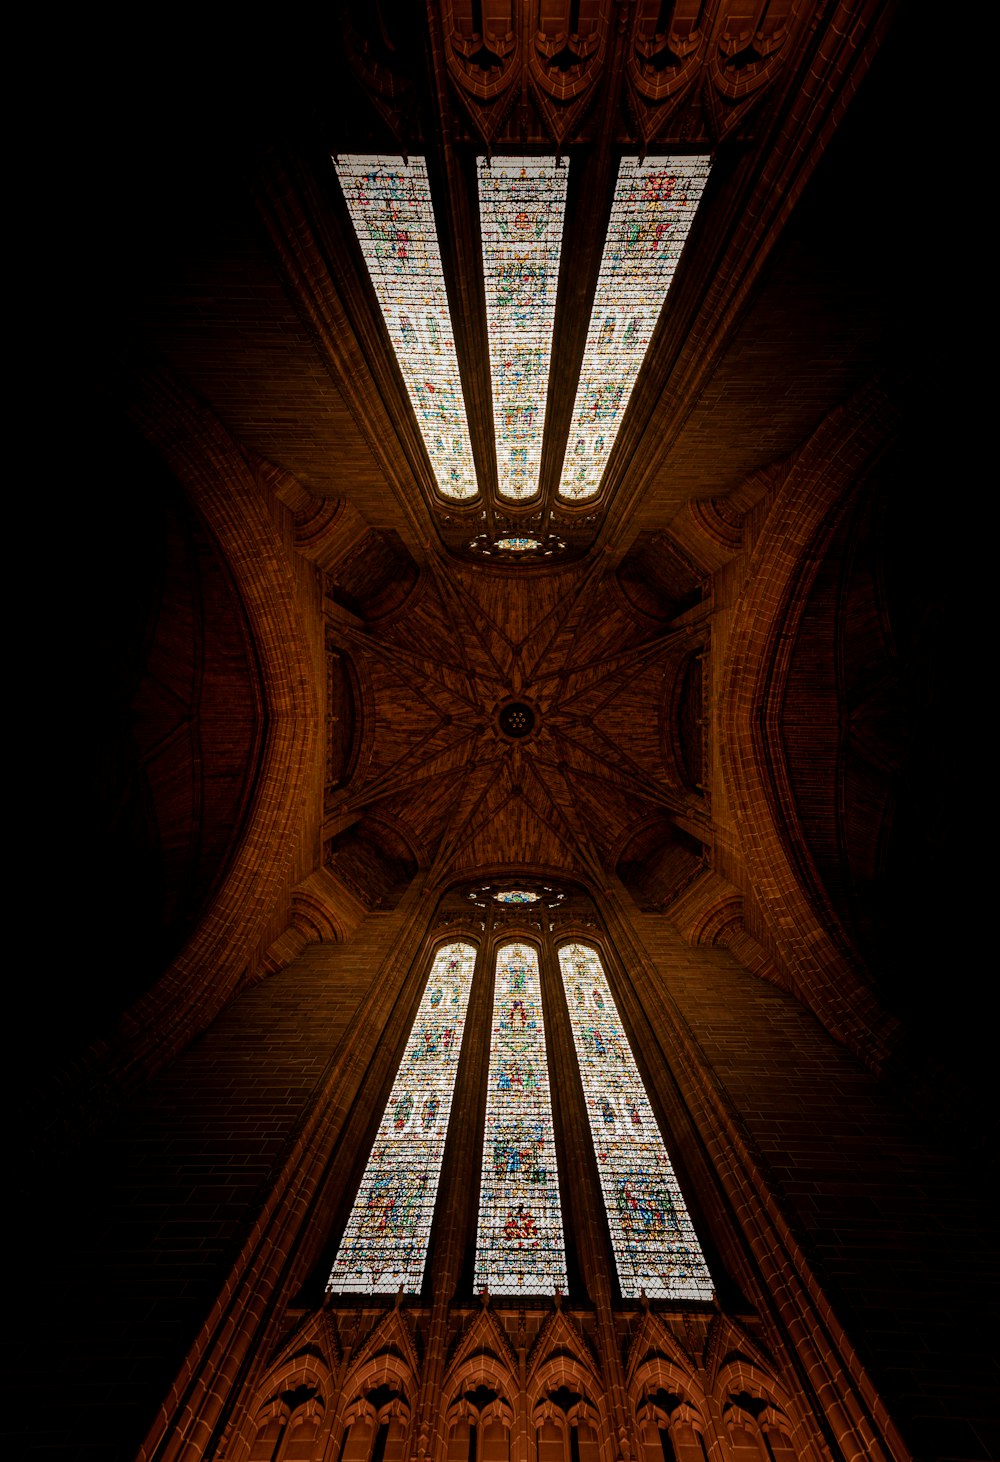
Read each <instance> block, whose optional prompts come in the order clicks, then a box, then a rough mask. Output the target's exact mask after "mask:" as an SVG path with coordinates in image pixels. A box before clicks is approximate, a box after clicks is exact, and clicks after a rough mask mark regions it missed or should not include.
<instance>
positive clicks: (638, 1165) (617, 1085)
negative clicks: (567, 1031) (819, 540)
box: [559, 944, 712, 1300]
mask: <svg viewBox="0 0 1000 1462" xmlns="http://www.w3.org/2000/svg"><path fill="white" fill-rule="evenodd" d="M559 967H560V970H561V971H562V979H563V987H564V989H565V991H566V1001H567V1004H568V1005H569V1016H570V1023H571V1025H572V1027H573V1040H574V1043H575V1045H576V1054H577V1058H578V1060H579V1062H580V1075H581V1077H582V1080H583V1092H584V1097H585V1099H586V1103H587V1113H588V1116H589V1117H590V1130H591V1133H592V1135H593V1139H594V1150H595V1152H596V1153H597V1166H598V1169H599V1171H600V1175H601V1187H602V1189H603V1192H604V1202H605V1205H606V1207H607V1211H608V1223H609V1225H610V1228H611V1243H612V1246H613V1248H614V1253H615V1262H616V1263H617V1265H618V1279H619V1282H620V1284H621V1290H622V1294H623V1295H624V1296H625V1297H626V1298H627V1299H638V1298H639V1292H640V1290H643V1289H644V1290H645V1291H646V1293H647V1295H649V1296H651V1297H653V1296H660V1297H662V1298H668V1299H693V1300H710V1299H711V1298H712V1280H711V1277H710V1275H709V1272H708V1267H707V1265H706V1264H705V1260H704V1257H703V1255H702V1252H701V1247H700V1245H699V1243H698V1239H697V1237H696V1235H695V1231H694V1228H693V1227H692V1224H691V1220H690V1218H689V1217H688V1213H687V1209H686V1207H685V1206H684V1199H683V1198H682V1196H681V1191H680V1188H679V1187H678V1184H677V1179H676V1177H675V1176H674V1170H673V1168H672V1166H671V1164H670V1159H669V1157H668V1156H667V1150H666V1148H665V1147H664V1145H663V1138H662V1137H661V1136H660V1130H659V1128H658V1127H657V1125H656V1118H655V1117H654V1116H653V1109H652V1107H651V1106H650V1104H649V1098H648V1097H647V1096H646V1091H645V1088H644V1087H643V1084H642V1079H641V1077H640V1076H639V1071H638V1068H637V1067H636V1064H635V1058H634V1056H633V1055H632V1050H631V1047H630V1046H629V1043H628V1039H627V1037H626V1035H625V1031H624V1028H623V1026H622V1023H621V1019H620V1017H619V1015H618V1009H617V1007H616V1005H615V1002H614V1000H613V998H612V995H611V990H610V988H609V986H608V982H607V979H606V978H605V974H604V969H603V967H602V965H601V961H600V958H599V956H598V954H597V951H596V950H594V949H591V948H589V947H588V946H587V945H582V944H567V945H564V946H563V948H562V949H560V951H559Z"/></svg>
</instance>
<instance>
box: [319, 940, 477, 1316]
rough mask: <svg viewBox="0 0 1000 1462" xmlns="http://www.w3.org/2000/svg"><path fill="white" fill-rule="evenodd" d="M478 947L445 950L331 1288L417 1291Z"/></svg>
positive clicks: (370, 1291)
mask: <svg viewBox="0 0 1000 1462" xmlns="http://www.w3.org/2000/svg"><path fill="white" fill-rule="evenodd" d="M475 964H476V950H475V948H474V947H473V946H472V945H471V944H446V945H445V946H444V948H443V949H440V950H438V953H437V956H436V958H435V960H434V964H433V966H432V968H431V973H430V978H429V979H428V981H427V986H426V988H425V990H424V994H423V998H422V1000H421V1001H420V1006H419V1008H418V1010H417V1018H416V1020H415V1021H414V1022H413V1029H412V1031H411V1032H410V1038H409V1041H408V1043H407V1047H406V1053H405V1055H404V1056H403V1060H402V1063H401V1065H400V1068H399V1071H398V1073H397V1075H396V1080H395V1082H394V1083H393V1087H392V1092H391V1093H390V1095H389V1101H388V1103H387V1105H386V1109H385V1112H384V1113H383V1115H382V1121H381V1123H380V1124H379V1129H378V1132H377V1134H376V1137H375V1143H374V1146H373V1147H372V1152H371V1157H370V1158H369V1159H368V1166H367V1167H366V1168H365V1175H364V1177H363V1178H362V1180H361V1187H360V1188H359V1190H358V1196H357V1198H356V1199H355V1201H354V1207H353V1208H352V1209H351V1216H350V1218H349V1219H348V1221H347V1228H346V1230H345V1232H344V1237H343V1239H342V1241H341V1244H340V1248H339V1250H338V1252H337V1258H336V1260H335V1262H334V1266H333V1271H332V1273H331V1275H330V1278H329V1281H328V1283H327V1289H328V1290H332V1291H334V1292H335V1293H342V1292H345V1291H353V1292H360V1293H364V1294H376V1293H383V1294H384V1293H395V1291H396V1290H398V1289H399V1286H400V1285H401V1284H402V1286H403V1288H404V1291H405V1292H406V1293H407V1294H419V1292H420V1287H421V1285H422V1283H423V1277H424V1265H425V1263H426V1261H427V1246H428V1243H429V1241H430V1235H431V1220H432V1218H433V1216H434V1202H435V1199H436V1198H437V1190H438V1182H439V1180H440V1177H441V1162H442V1159H443V1157H444V1143H445V1137H446V1136H447V1133H448V1118H449V1116H450V1115H451V1102H452V1096H453V1094H454V1091H455V1077H456V1075H457V1073H458V1058H459V1055H460V1053H461V1050H462V1035H463V1033H464V1030H465V1015H466V1011H467V1010H468V1006H469V993H470V991H471V989H472V974H473V970H474V969H475Z"/></svg>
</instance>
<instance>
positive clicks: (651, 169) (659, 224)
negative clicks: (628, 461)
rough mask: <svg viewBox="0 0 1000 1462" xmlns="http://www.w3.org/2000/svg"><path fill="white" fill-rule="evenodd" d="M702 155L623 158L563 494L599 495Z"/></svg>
mask: <svg viewBox="0 0 1000 1462" xmlns="http://www.w3.org/2000/svg"><path fill="white" fill-rule="evenodd" d="M709 166H710V159H709V158H708V157H707V156H703V157H647V158H645V159H644V160H640V159H639V158H636V157H623V158H622V160H621V164H620V166H619V169H618V183H617V186H616V187H615V197H614V202H613V203H612V205H611V220H610V222H609V224H608V235H607V239H606V240H605V244H604V256H603V258H602V259H601V272H600V274H599V275H598V278H597V292H596V294H595V296H594V308H593V312H592V314H591V317H590V328H589V329H588V331H587V344H586V347H585V349H584V353H583V365H582V368H581V370H580V381H579V384H578V386H577V390H576V403H575V405H574V407H573V424H572V427H571V428H570V434H569V441H568V442H567V444H566V456H565V458H564V460H563V469H562V478H561V481H560V484H559V496H560V497H563V498H570V499H574V500H576V501H583V500H584V499H586V498H591V497H595V496H596V494H597V491H598V489H599V488H600V485H601V478H602V477H603V475H604V469H605V467H606V466H607V462H608V458H609V457H610V455H611V448H612V447H613V446H614V443H615V438H616V437H617V435H618V428H619V427H620V426H621V423H622V418H623V416H624V415H625V408H626V407H627V406H628V403H629V400H630V399H631V396H632V388H633V387H634V385H635V383H636V379H637V377H638V375H639V368H640V366H641V365H642V362H643V360H644V359H645V357H646V351H647V350H648V348H649V342H650V340H651V339H652V335H653V330H654V328H655V326H656V322H657V320H658V319H659V316H660V310H661V309H662V308H663V302H664V300H665V299H666V297H667V290H668V289H669V288H670V284H671V281H672V279H673V277H674V271H675V270H676V268H677V262H678V260H679V259H680V256H681V250H682V249H683V247H684V241H685V239H686V238H687V236H688V233H689V232H690V230H691V225H692V223H693V222H694V215H695V212H696V210H697V208H698V204H699V202H700V201H701V195H702V193H703V191H704V188H705V183H706V180H707V178H708V171H709Z"/></svg>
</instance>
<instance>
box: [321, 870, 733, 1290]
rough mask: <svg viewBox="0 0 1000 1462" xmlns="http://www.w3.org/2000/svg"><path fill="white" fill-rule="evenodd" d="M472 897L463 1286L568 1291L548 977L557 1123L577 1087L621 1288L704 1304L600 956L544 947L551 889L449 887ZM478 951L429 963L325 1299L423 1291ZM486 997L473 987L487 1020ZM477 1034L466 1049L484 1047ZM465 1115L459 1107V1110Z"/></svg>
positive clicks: (662, 1150) (449, 949)
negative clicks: (478, 1119) (475, 1175)
mask: <svg viewBox="0 0 1000 1462" xmlns="http://www.w3.org/2000/svg"><path fill="white" fill-rule="evenodd" d="M470 898H471V899H472V901H473V903H474V905H475V906H476V907H478V908H479V909H481V910H483V914H484V920H483V928H484V929H486V930H488V931H491V932H490V933H488V934H487V940H488V944H489V943H492V938H493V937H496V936H497V935H499V937H500V941H501V942H500V943H499V945H495V946H494V948H495V956H494V980H493V993H492V1019H491V1023H490V1040H489V1062H488V1069H487V1071H486V1073H485V1077H486V1081H485V1123H484V1127H483V1128H482V1129H480V1132H478V1133H476V1134H475V1138H474V1137H473V1134H472V1133H470V1132H469V1130H468V1129H465V1135H464V1137H462V1138H461V1142H462V1143H464V1144H465V1145H466V1146H467V1145H468V1143H469V1142H470V1140H475V1139H478V1138H479V1137H481V1140H482V1163H481V1170H480V1183H479V1199H478V1219H477V1224H476V1244H475V1266H474V1275H472V1276H470V1277H471V1278H472V1281H473V1287H474V1289H475V1290H477V1291H481V1290H483V1289H488V1290H489V1291H490V1293H491V1294H494V1295H497V1296H503V1295H524V1296H527V1295H552V1294H553V1293H555V1292H556V1291H557V1290H558V1291H561V1292H562V1293H567V1291H568V1264H567V1253H566V1245H565V1240H564V1232H563V1217H562V1207H561V1197H560V1187H561V1184H560V1177H561V1174H560V1168H559V1154H558V1151H557V1139H556V1131H555V1122H554V1117H553V1108H552V1095H551V1085H550V1062H551V1058H552V1049H551V1041H552V1035H551V1034H550V1035H549V1037H548V1039H547V1036H546V1029H545V1021H544V1017H543V1000H542V988H543V979H544V980H545V981H548V982H549V983H548V984H547V985H546V987H545V988H546V999H547V1000H548V1001H549V1002H550V1003H549V1006H548V1009H549V1013H550V1014H554V1015H555V1017H556V1031H555V1035H556V1039H557V1042H558V1043H560V1049H561V1050H562V1058H561V1060H562V1062H563V1064H562V1066H561V1069H562V1070H563V1071H564V1072H567V1073H568V1072H569V1071H570V1069H571V1067H572V1065H573V1064H574V1063H573V1054H574V1053H575V1057H576V1061H575V1066H576V1067H577V1068H578V1070H579V1074H580V1083H581V1084H580V1087H579V1088H577V1089H576V1090H575V1091H567V1092H566V1093H565V1099H564V1105H563V1109H562V1120H563V1121H570V1122H571V1123H572V1122H576V1121H577V1120H579V1119H578V1118H577V1117H576V1116H574V1115H572V1114H573V1109H574V1108H575V1109H576V1111H578V1112H579V1113H580V1118H581V1119H582V1110H581V1109H580V1106H579V1101H580V1095H581V1094H582V1097H583V1104H584V1108H585V1110H586V1114H587V1121H588V1123H589V1128H590V1134H591V1137H592V1139H593V1147H594V1154H595V1158H596V1166H597V1175H598V1179H599V1182H600V1189H601V1195H602V1197H603V1201H604V1206H605V1210H606V1214H607V1221H608V1230H609V1235H610V1240H611V1251H612V1255H613V1259H614V1264H615V1267H616V1269H617V1274H618V1280H619V1286H620V1290H621V1294H622V1296H623V1298H625V1299H639V1298H641V1296H642V1295H643V1293H645V1294H646V1295H647V1296H649V1297H650V1298H658V1299H665V1300H696V1301H710V1300H711V1298H712V1294H713V1284H712V1279H711V1276H710V1274H709V1271H708V1267H707V1265H706V1262H705V1258H704V1255H703V1253H702V1250H701V1247H700V1245H699V1242H698V1239H697V1236H696V1234H695V1231H694V1227H693V1224H692V1222H691V1218H690V1216H689V1214H688V1210H687V1206H686V1204H685V1202H684V1198H683V1196H682V1194H681V1190H680V1186H679V1184H678V1181H677V1177H676V1175H675V1172H674V1169H673V1166H672V1164H671V1161H670V1158H669V1156H668V1154H667V1150H666V1147H665V1145H664V1142H663V1138H662V1136H661V1133H660V1129H659V1126H658V1124H657V1120H656V1117H655V1115H654V1112H653V1109H652V1106H651V1103H650V1100H649V1097H648V1095H647V1093H646V1089H645V1086H644V1084H643V1081H642V1078H641V1076H640V1074H639V1069H638V1066H637V1064H636V1060H635V1056H634V1054H633V1051H632V1048H631V1046H630V1044H629V1040H628V1037H627V1035H626V1032H625V1028H624V1025H623V1023H622V1019H621V1015H620V1013H619V1010H618V1007H617V1005H616V1003H615V999H614V995H613V993H612V990H611V986H610V983H609V981H608V977H607V973H606V971H605V967H604V964H603V962H602V958H601V955H600V953H599V952H598V949H597V948H596V947H595V946H594V945H592V944H590V943H585V942H583V941H582V940H580V939H573V940H565V939H564V941H563V942H562V943H561V944H559V945H558V947H557V946H556V944H555V943H554V942H553V941H552V935H553V933H554V931H553V929H552V926H551V920H552V919H554V918H556V917H557V914H556V911H557V910H559V911H560V914H559V916H558V917H562V915H563V914H564V912H565V906H564V905H563V903H562V901H563V900H564V899H565V898H566V894H565V893H563V892H561V891H558V890H556V889H553V888H551V887H549V886H548V885H544V886H543V885H538V887H537V889H536V888H532V887H530V886H529V887H524V886H523V885H521V886H514V887H511V886H502V887H495V886H491V885H485V886H479V887H477V888H476V889H474V890H473V892H472V893H471V894H470V893H467V892H466V893H457V894H456V895H455V899H456V902H457V901H458V900H459V899H461V900H462V901H463V902H464V901H465V900H467V899H470ZM465 906H466V908H467V907H468V905H467V903H466V905H465ZM456 912H457V913H459V915H460V917H465V915H464V914H462V913H461V910H460V909H458V910H456ZM584 914H585V911H584V913H583V914H581V917H583V916H584ZM519 926H523V927H525V928H527V929H531V930H538V931H539V937H540V941H541V943H540V945H539V942H538V939H536V937H535V935H534V934H532V935H530V936H529V937H523V936H521V935H520V934H518V933H517V930H518V927H519ZM505 929H509V930H510V934H508V936H507V938H503V931H504V930H505ZM476 959H477V950H476V949H475V948H474V947H473V946H472V945H471V943H464V942H462V943H449V944H447V945H445V946H444V947H442V948H441V949H439V950H438V952H437V954H436V956H435V958H434V960H433V964H432V968H431V971H430V976H429V978H428V980H427V983H426V986H425V988H424V991H423V995H422V997H421V1000H420V1004H419V1007H418V1010H417V1014H416V1018H415V1020H414V1024H413V1028H412V1030H411V1032H410V1035H409V1039H408V1041H407V1044H406V1048H405V1052H404V1055H403V1058H402V1061H401V1063H400V1067H399V1070H398V1072H397V1074H396V1078H395V1081H394V1083H393V1087H392V1091H391V1093H390V1096H389V1100H388V1103H387V1105H386V1108H385V1111H384V1113H383V1115H382V1120H381V1123H380V1125H379V1128H378V1132H377V1135H376V1138H375V1142H374V1145H373V1147H372V1151H371V1155H370V1157H369V1160H368V1164H367V1166H366V1168H365V1172H364V1176H363V1178H362V1181H361V1184H360V1188H359V1190H358V1194H357V1197H356V1199H355V1202H354V1206H353V1208H352V1210H351V1213H350V1217H349V1219H348V1222H347V1226H346V1229H345V1232H344V1236H343V1240H342V1242H341V1244H340V1248H339V1250H338V1252H337V1256H336V1260H335V1262H334V1265H333V1271H332V1273H331V1275H330V1278H329V1282H328V1286H327V1287H328V1289H329V1290H331V1291H333V1292H335V1293H343V1292H358V1293H395V1292H396V1291H397V1290H398V1289H399V1288H400V1286H402V1288H403V1290H404V1292H406V1293H410V1294H416V1293H419V1292H420V1290H421V1287H422V1284H423V1277H424V1270H425V1267H426V1262H427V1255H428V1249H429V1244H430V1236H431V1225H432V1221H433V1217H434V1207H435V1201H436V1197H437V1191H438V1187H439V1182H440V1177H441V1169H442V1162H443V1156H444V1147H445V1138H446V1136H447V1132H448V1122H449V1117H450V1114H451V1108H452V1103H453V1097H454V1093H455V1087H456V1078H457V1076H458V1066H459V1057H460V1053H461V1050H462V1045H463V1033H464V1028H465V1024H466V1015H467V1010H468V1008H469V1001H470V995H471V990H472V983H473V971H474V968H475V964H476ZM564 999H565V1002H566V1003H565V1007H562V1001H563V1000H564ZM553 1000H554V1001H555V1002H556V1005H555V1006H553V1005H552V1003H551V1002H552V1001H553ZM486 1002H487V992H486V990H484V991H483V992H482V996H481V997H480V1005H479V1009H480V1011H481V1015H482V1017H483V1018H485V1017H486ZM562 1008H564V1009H565V1012H566V1014H567V1015H568V1025H567V1021H566V1019H565V1017H564V1015H563V1013H562ZM484 1037H485V1031H483V1032H480V1034H479V1036H478V1037H477V1041H476V1042H474V1043H473V1044H474V1045H478V1048H479V1049H480V1050H481V1051H483V1053H484V1054H485V1041H484ZM562 1043H564V1045H563V1044H562ZM462 1079H463V1082H464V1083H465V1084H466V1085H465V1090H466V1092H467V1094H468V1093H469V1092H471V1091H472V1090H475V1089H476V1088H477V1087H478V1088H479V1090H480V1091H481V1090H482V1088H481V1087H479V1083H480V1082H481V1081H482V1074H481V1068H480V1069H479V1071H478V1072H476V1071H473V1070H472V1069H471V1068H470V1069H469V1070H468V1071H466V1072H465V1074H464V1075H463V1078H462ZM464 1100H465V1099H464ZM567 1104H568V1105H567ZM472 1110H473V1108H471V1107H466V1109H465V1111H464V1112H463V1119H464V1120H466V1121H470V1120H472ZM580 1131H581V1135H582V1131H583V1129H582V1128H581V1129H580ZM477 1145H478V1144H477ZM575 1181H577V1182H579V1181H580V1179H575ZM470 1207H471V1204H470ZM471 1218H472V1214H471V1213H470V1214H469V1219H470V1221H471ZM470 1237H471V1235H470ZM609 1257H611V1256H609Z"/></svg>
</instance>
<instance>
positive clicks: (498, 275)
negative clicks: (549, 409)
mask: <svg viewBox="0 0 1000 1462" xmlns="http://www.w3.org/2000/svg"><path fill="white" fill-rule="evenodd" d="M568 172H569V168H568V165H566V164H564V165H563V166H561V167H559V166H557V165H556V160H555V158H552V157H501V158H494V159H493V160H492V162H490V161H489V160H487V159H486V158H485V157H481V158H480V159H479V215H480V223H481V227H482V236H483V270H484V275H485V284H486V321H487V326H488V329H489V339H490V372H491V375H492V377H493V424H494V431H495V435H496V451H497V474H498V479H499V489H500V495H501V497H506V498H523V497H531V495H532V494H533V493H535V492H537V491H538V474H539V469H540V464H541V455H542V430H543V428H544V425H545V399H546V396H547V394H548V388H549V358H550V356H551V353H552V325H553V321H554V319H555V311H556V285H557V284H558V280H559V254H560V250H561V248H562V235H563V217H564V215H565V212H566V179H567V175H568Z"/></svg>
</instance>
